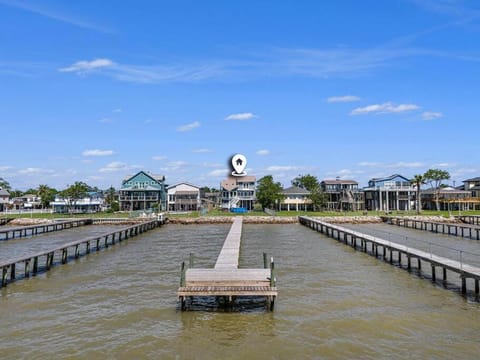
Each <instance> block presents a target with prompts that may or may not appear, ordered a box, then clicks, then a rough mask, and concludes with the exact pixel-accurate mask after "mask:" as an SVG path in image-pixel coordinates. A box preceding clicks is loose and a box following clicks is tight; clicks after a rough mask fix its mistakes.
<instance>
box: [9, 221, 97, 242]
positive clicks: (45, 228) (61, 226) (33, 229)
mask: <svg viewBox="0 0 480 360" xmlns="http://www.w3.org/2000/svg"><path fill="white" fill-rule="evenodd" d="M91 224H93V221H92V219H75V220H67V221H58V222H53V223H48V224H40V225H31V226H23V227H11V228H8V229H0V240H10V239H16V238H20V237H26V236H34V235H38V234H45V233H49V232H53V231H60V230H65V229H71V228H74V227H79V226H84V225H91Z"/></svg>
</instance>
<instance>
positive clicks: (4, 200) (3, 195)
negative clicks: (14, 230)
mask: <svg viewBox="0 0 480 360" xmlns="http://www.w3.org/2000/svg"><path fill="white" fill-rule="evenodd" d="M9 198H10V193H9V192H8V191H7V190H5V189H2V188H0V211H5V209H6V208H7V205H8V202H9Z"/></svg>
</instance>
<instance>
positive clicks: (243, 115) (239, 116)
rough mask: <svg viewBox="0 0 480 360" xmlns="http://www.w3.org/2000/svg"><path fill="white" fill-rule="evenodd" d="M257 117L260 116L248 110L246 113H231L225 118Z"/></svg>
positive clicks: (242, 118)
mask: <svg viewBox="0 0 480 360" xmlns="http://www.w3.org/2000/svg"><path fill="white" fill-rule="evenodd" d="M257 117H258V116H257V115H255V114H253V113H250V112H246V113H238V114H230V115H228V116H227V117H226V118H225V120H251V119H255V118H257Z"/></svg>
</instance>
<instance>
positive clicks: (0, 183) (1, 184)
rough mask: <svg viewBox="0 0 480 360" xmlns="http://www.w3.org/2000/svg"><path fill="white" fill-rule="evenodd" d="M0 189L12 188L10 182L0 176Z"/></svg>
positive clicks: (8, 189)
mask: <svg viewBox="0 0 480 360" xmlns="http://www.w3.org/2000/svg"><path fill="white" fill-rule="evenodd" d="M0 189H3V190H7V191H10V190H12V187H11V186H10V183H9V182H8V181H7V180H5V179H4V178H1V177H0Z"/></svg>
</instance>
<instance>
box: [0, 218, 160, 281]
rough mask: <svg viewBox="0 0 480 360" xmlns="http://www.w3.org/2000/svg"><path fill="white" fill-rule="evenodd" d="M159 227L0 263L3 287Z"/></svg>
mask: <svg viewBox="0 0 480 360" xmlns="http://www.w3.org/2000/svg"><path fill="white" fill-rule="evenodd" d="M159 225H162V222H160V221H158V220H152V221H147V222H143V223H141V224H136V225H132V226H128V227H124V228H121V229H118V230H116V231H113V232H108V233H106V234H103V235H97V236H93V237H89V238H86V239H80V240H75V241H71V242H69V243H66V244H62V245H60V246H57V247H55V248H52V249H48V250H44V251H41V252H38V253H32V254H27V255H23V256H21V257H18V258H14V259H9V260H6V261H3V262H1V263H0V270H1V272H0V288H1V287H4V286H6V285H7V283H8V282H12V281H15V280H17V279H21V278H28V277H30V275H33V276H35V275H37V274H38V273H39V272H44V271H48V270H50V269H51V268H52V266H54V265H56V264H65V263H67V262H68V259H69V257H70V258H75V259H78V258H79V257H80V256H82V255H87V254H89V253H90V252H91V251H92V250H94V251H99V250H100V249H102V248H108V247H109V246H111V245H115V243H116V242H117V243H118V242H121V241H123V240H126V239H128V238H130V237H133V236H136V235H139V234H142V233H144V232H146V231H149V230H152V229H154V228H156V227H157V226H159ZM69 250H70V256H69ZM72 250H73V251H72Z"/></svg>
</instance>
